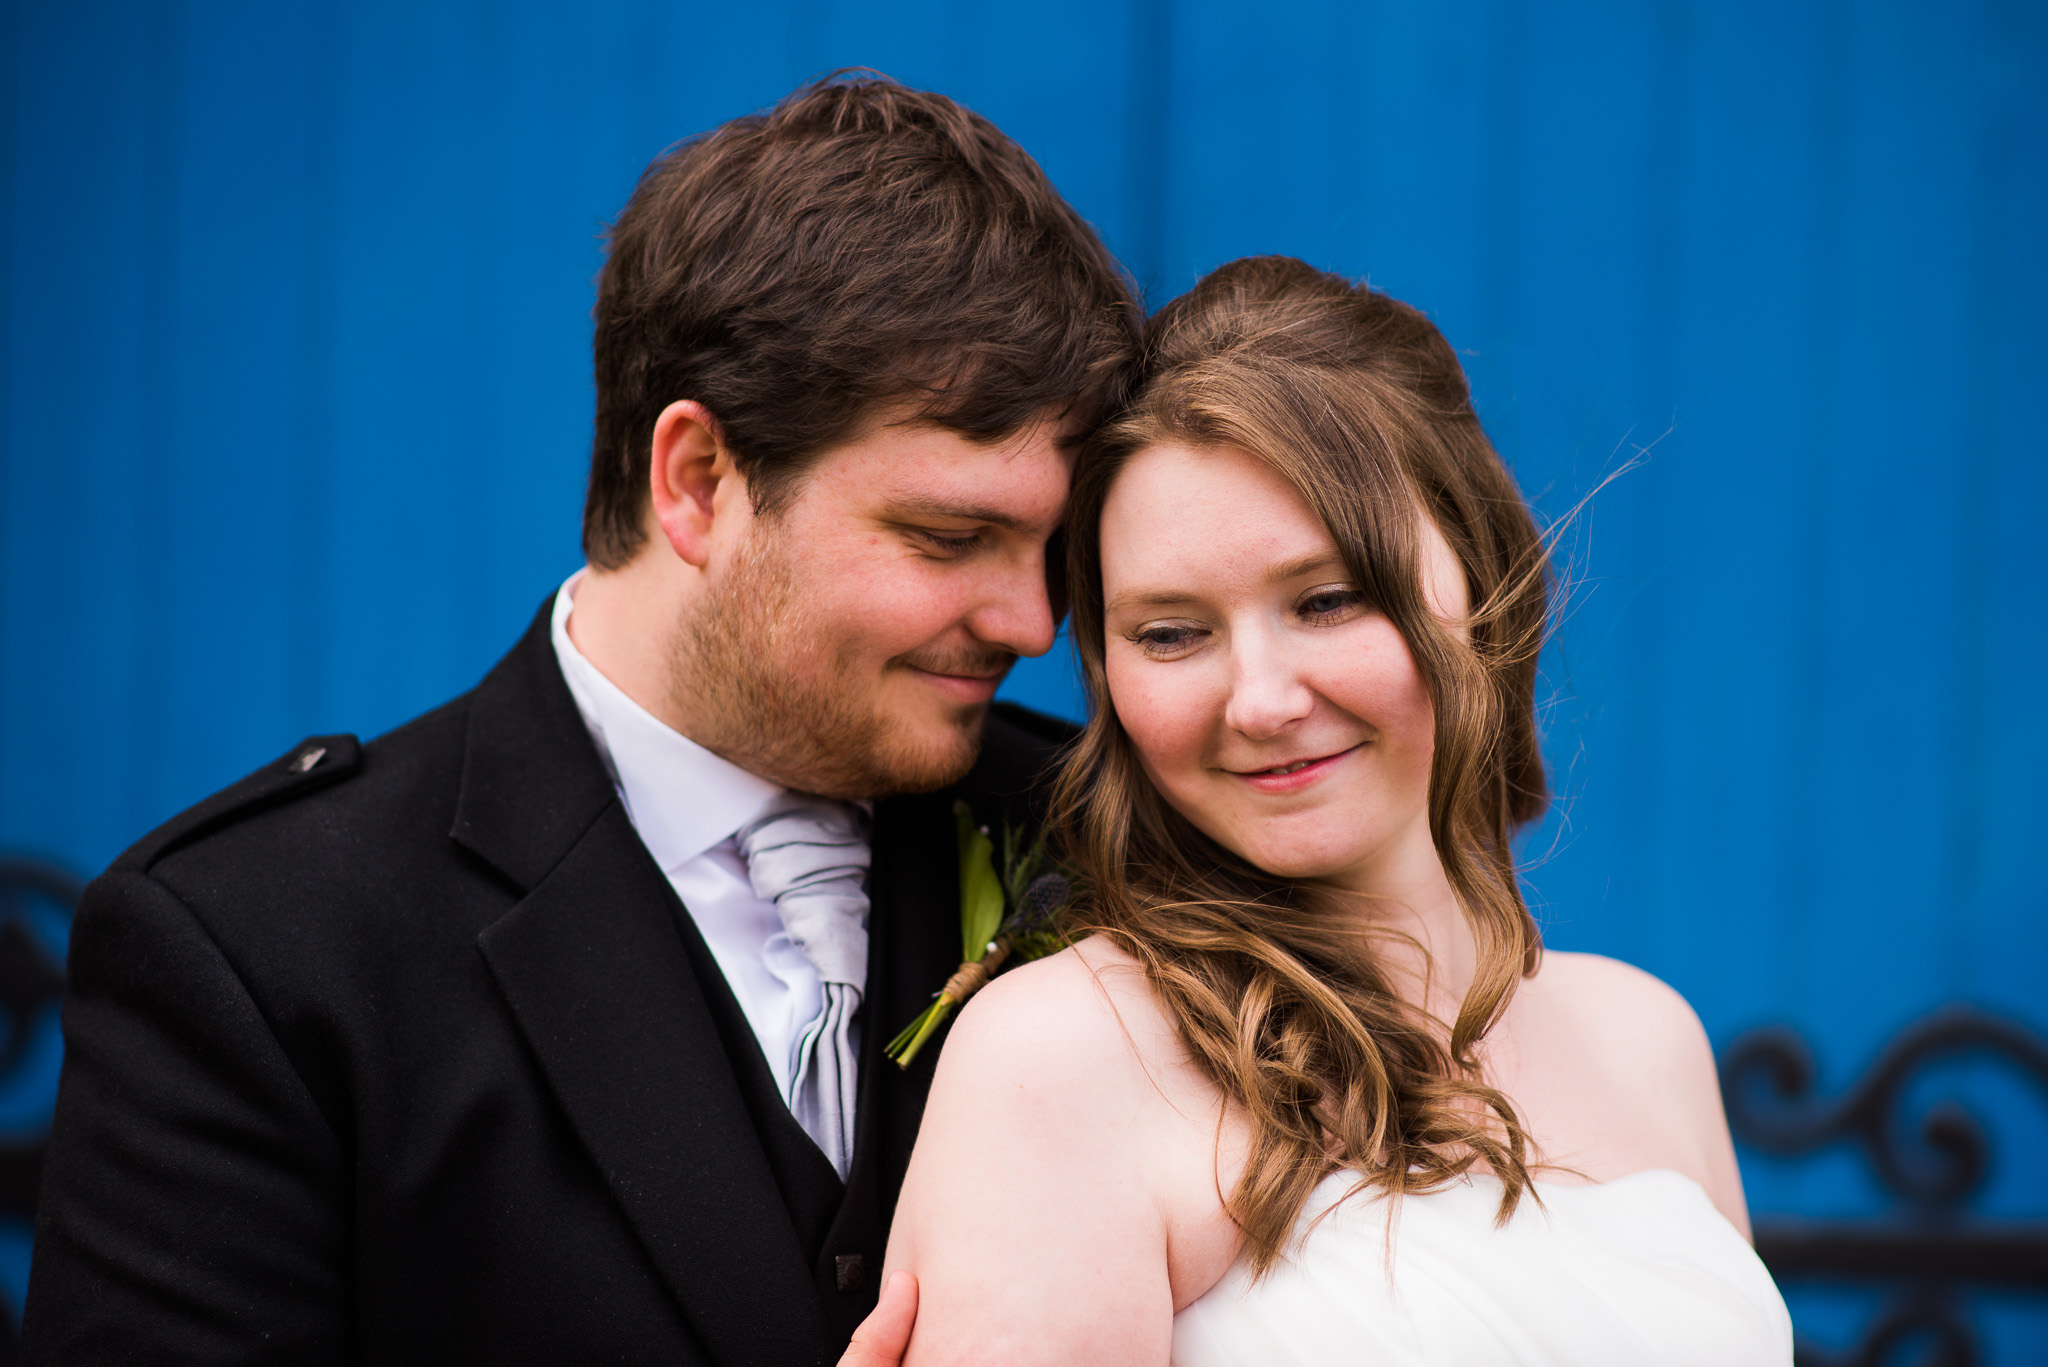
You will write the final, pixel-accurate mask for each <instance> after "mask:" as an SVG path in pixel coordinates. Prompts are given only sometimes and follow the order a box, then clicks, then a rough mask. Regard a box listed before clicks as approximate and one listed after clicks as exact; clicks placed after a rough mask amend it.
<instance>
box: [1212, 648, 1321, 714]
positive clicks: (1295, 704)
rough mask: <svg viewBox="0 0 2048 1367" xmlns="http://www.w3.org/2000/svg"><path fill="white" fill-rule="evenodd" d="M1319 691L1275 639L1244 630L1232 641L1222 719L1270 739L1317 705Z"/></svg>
mask: <svg viewBox="0 0 2048 1367" xmlns="http://www.w3.org/2000/svg"><path fill="white" fill-rule="evenodd" d="M1315 702H1316V700H1315V693H1314V691H1313V690H1312V689H1310V688H1309V686H1308V684H1307V683H1306V682H1305V681H1304V680H1303V678H1302V676H1301V671H1300V670H1299V669H1297V668H1296V667H1295V664H1294V661H1293V660H1292V659H1290V658H1289V657H1288V654H1287V651H1286V650H1285V648H1284V647H1283V646H1282V645H1281V644H1280V643H1279V642H1277V641H1274V640H1271V639H1270V638H1268V637H1265V636H1263V635H1262V634H1260V633H1256V632H1252V633H1240V634H1237V635H1236V636H1234V637H1233V639H1232V641H1231V653H1230V700H1229V701H1228V702H1227V703H1225V704H1224V707H1223V722H1224V724H1225V725H1226V726H1228V727H1230V729H1231V730H1233V731H1236V732H1237V733H1238V734H1240V735H1243V736H1247V737H1250V738H1251V739H1252V740H1271V739H1272V738H1273V737H1275V736H1278V735H1279V734H1280V733H1282V732H1283V731H1285V730H1286V729H1287V728H1288V727H1289V726H1292V725H1293V724H1294V723H1295V722H1298V721H1300V720H1301V719H1302V718H1303V717H1306V716H1307V715H1308V714H1309V713H1310V712H1311V711H1313V710H1314V708H1315Z"/></svg>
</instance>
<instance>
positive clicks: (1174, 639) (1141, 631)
mask: <svg viewBox="0 0 2048 1367" xmlns="http://www.w3.org/2000/svg"><path fill="white" fill-rule="evenodd" d="M1206 634H1207V633H1206V632H1204V631H1203V630H1202V629H1201V628H1200V627H1192V626H1156V627H1139V628H1138V629H1137V630H1136V631H1134V632H1132V633H1131V634H1130V637H1129V640H1130V642H1131V644H1132V645H1135V646H1136V647H1138V649H1140V650H1142V651H1144V652H1145V653H1146V654H1147V655H1154V656H1160V657H1165V656H1170V655H1179V654H1181V653H1183V652H1184V651H1186V650H1188V649H1189V648H1190V647H1192V646H1193V645H1195V644H1196V643H1197V642H1198V641H1200V640H1201V638H1202V637H1203V636H1204V635H1206Z"/></svg>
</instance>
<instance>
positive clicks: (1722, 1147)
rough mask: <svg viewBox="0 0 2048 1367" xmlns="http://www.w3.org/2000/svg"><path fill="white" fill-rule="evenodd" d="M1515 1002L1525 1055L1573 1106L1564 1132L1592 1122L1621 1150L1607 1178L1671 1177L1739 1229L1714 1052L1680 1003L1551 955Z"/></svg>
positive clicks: (1630, 970) (1622, 976) (1611, 971)
mask: <svg viewBox="0 0 2048 1367" xmlns="http://www.w3.org/2000/svg"><path fill="white" fill-rule="evenodd" d="M1516 996H1517V1004H1518V1006H1519V1008H1520V1010H1521V1011H1522V1012H1523V1013H1524V1014H1523V1017H1522V1019H1523V1022H1524V1026H1525V1034H1524V1035H1523V1039H1524V1041H1525V1043H1526V1045H1527V1046H1530V1047H1533V1048H1534V1049H1535V1050H1536V1051H1538V1052H1539V1053H1540V1054H1542V1055H1544V1056H1546V1057H1547V1058H1548V1059H1550V1060H1552V1061H1554V1067H1556V1068H1557V1069H1559V1070H1561V1078H1562V1081H1563V1083H1564V1085H1565V1086H1566V1087H1567V1088H1569V1091H1567V1092H1564V1093H1561V1094H1562V1095H1570V1096H1574V1097H1576V1098H1577V1100H1576V1102H1575V1104H1574V1105H1573V1107H1572V1110H1573V1111H1574V1112H1575V1113H1576V1114H1575V1115H1574V1116H1573V1117H1572V1118H1571V1119H1570V1120H1568V1121H1566V1122H1563V1123H1564V1124H1565V1125H1566V1126H1567V1127H1568V1128H1569V1129H1578V1128H1581V1127H1582V1126H1583V1125H1585V1124H1586V1123H1587V1122H1589V1121H1592V1120H1596V1119H1600V1123H1598V1124H1594V1125H1592V1126H1591V1128H1592V1130H1594V1131H1596V1132H1597V1133H1598V1134H1599V1135H1600V1136H1602V1137H1603V1138H1605V1139H1606V1140H1607V1141H1608V1142H1609V1143H1612V1144H1616V1145H1624V1147H1622V1148H1620V1149H1619V1150H1618V1151H1617V1152H1616V1153H1615V1155H1614V1161H1615V1162H1616V1163H1617V1165H1618V1172H1617V1173H1616V1174H1614V1175H1619V1171H1628V1170H1631V1169H1633V1168H1634V1167H1636V1166H1639V1165H1645V1164H1648V1165H1655V1166H1661V1167H1671V1168H1675V1169H1677V1170H1678V1171H1680V1172H1683V1173H1685V1174H1687V1175H1688V1176H1690V1177H1692V1178H1694V1179H1695V1180H1697V1181H1698V1182H1699V1183H1700V1185H1701V1186H1703V1187H1705V1188H1706V1189H1707V1191H1708V1194H1709V1195H1711V1196H1712V1197H1713V1198H1714V1200H1715V1203H1716V1204H1717V1205H1719V1206H1720V1207H1721V1209H1722V1210H1723V1212H1724V1213H1725V1214H1726V1215H1727V1216H1728V1218H1729V1219H1730V1221H1732V1222H1733V1223H1734V1224H1735V1225H1736V1226H1737V1227H1738V1228H1742V1229H1747V1227H1748V1224H1747V1219H1748V1217H1747V1214H1746V1211H1745V1210H1744V1207H1743V1201H1742V1184H1741V1178H1740V1176H1739V1175H1738V1174H1737V1172H1736V1169H1735V1155H1734V1150H1733V1147H1732V1146H1731V1144H1730V1142H1729V1139H1728V1124H1727V1120H1726V1118H1725V1116H1724V1115H1723V1113H1722V1110H1721V1087H1720V1078H1719V1076H1718V1070H1717V1069H1716V1066H1715V1062H1714V1050H1713V1045H1712V1044H1711V1043H1710V1042H1709V1040H1708V1038H1707V1032H1706V1029H1705V1027H1703V1026H1702V1025H1701V1024H1700V1019H1699V1016H1698V1015H1697V1014H1695V1013H1694V1011H1693V1009H1692V1006H1691V1004H1690V1003H1688V1002H1687V1001H1686V999H1685V998H1684V996H1683V995H1681V994H1680V993H1679V992H1678V991H1677V990H1676V989H1675V988H1673V987H1671V986H1670V985H1669V984H1668V983H1665V982H1664V981H1662V980H1661V979H1659V978H1658V977H1656V975H1654V974H1651V973H1647V972H1645V971H1643V970H1642V969H1640V968H1636V967H1634V966H1633V965H1631V964H1626V963H1623V962H1621V961H1620V960H1619V959H1610V958H1606V957H1604V956H1602V955H1598V954H1570V953H1559V952H1555V951H1551V952H1546V953H1545V955H1544V956H1543V964H1542V967H1541V968H1540V969H1539V970H1538V972H1537V973H1536V975H1535V977H1533V978H1531V979H1530V980H1529V981H1528V982H1526V983H1524V984H1523V985H1522V989H1521V991H1519V992H1518V993H1517V994H1516ZM1602 1117H1604V1119H1601V1118H1602ZM1596 1149H1597V1145H1596Z"/></svg>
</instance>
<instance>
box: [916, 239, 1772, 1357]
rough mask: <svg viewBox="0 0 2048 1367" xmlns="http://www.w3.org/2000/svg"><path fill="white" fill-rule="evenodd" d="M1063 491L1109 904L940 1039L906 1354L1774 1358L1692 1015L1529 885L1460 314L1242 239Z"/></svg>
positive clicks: (1494, 524)
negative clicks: (1069, 498)
mask: <svg viewBox="0 0 2048 1367" xmlns="http://www.w3.org/2000/svg"><path fill="white" fill-rule="evenodd" d="M1070 525H1071V528H1072V550H1071V562H1070V582H1071V585H1072V588H1073V592H1074V599H1075V601H1074V613H1073V632H1074V639H1075V641H1076V642H1077V644H1078V646H1079V649H1080V652H1081V657H1082V661H1083V665H1084V669H1085V672H1086V675H1087V679H1088V683H1089V687H1090V689H1091V690H1092V693H1093V697H1094V699H1095V708H1094V719H1093V721H1092V722H1091V723H1090V725H1089V727H1088V730H1087V733H1086V735H1085V737H1084V739H1083V740H1082V742H1081V743H1080V745H1079V746H1078V747H1077V751H1076V753H1075V754H1074V755H1073V757H1072V759H1071V762H1070V763H1069V765H1068V767H1067V769H1066V770H1065V772H1064V774H1063V777H1062V780H1061V787H1060V800H1059V803H1058V808H1059V810H1060V812H1061V813H1062V817H1061V821H1062V826H1063V829H1064V833H1065V836H1066V839H1067V843H1068V846H1069V850H1070V853H1071V855H1072V857H1073V858H1074V860H1075V862H1076V863H1077V864H1078V865H1079V867H1080V870H1081V872H1082V873H1083V875H1084V877H1085V884H1086V886H1087V887H1088V889H1089V893H1088V897H1087V899H1086V904H1085V905H1084V906H1083V907H1082V908H1081V910H1080V915H1081V917H1082V919H1083V921H1084V922H1085V928H1086V930H1087V931H1088V932H1090V933H1088V934H1086V936H1085V938H1078V939H1077V942H1076V943H1075V944H1074V946H1073V947H1072V948H1070V949H1068V950H1066V951H1064V952H1062V953H1060V954H1058V955H1056V956H1053V957H1051V958H1048V959H1045V960H1041V961H1040V962H1038V963H1035V964H1030V965H1027V966H1025V967H1023V968H1021V969H1018V970H1016V971H1014V972H1012V973H1010V974H1008V975H1007V976H1005V977H1003V978H1001V979H999V980H997V981H996V982H995V983H994V984H993V985H991V986H990V987H989V988H987V989H986V990H984V991H983V992H982V993H981V994H980V995H979V996H978V997H977V998H976V999H975V1000H974V1001H973V1002H971V1003H970V1004H969V1006H968V1007H967V1008H966V1009H965V1010H964V1012H963V1013H962V1015H961V1017H960V1019H959V1021H958V1022H957V1024H956V1025H955V1027H954V1030H953V1034H952V1036H951V1038H950V1040H949V1041H948V1042H947V1045H946V1048H945V1052H944V1055H943V1057H942V1059H941V1061H940V1064H939V1069H938V1074H937V1077H936V1079H935V1081H934V1084H933V1089H932V1093H931V1101H930V1106H929V1109H928V1111H927V1113H926V1118H925V1121H924V1128H923V1130H922V1133H921V1136H920V1138H919V1141H918V1147H917V1151H916V1154H915V1157H914V1158H913V1160H912V1163H911V1167H910V1172H909V1175H908V1178H907V1180H906V1182H905V1184H904V1188H903V1197H902V1203H901V1205H900V1207H899V1209H898V1213H897V1216H896V1222H895V1229H894V1235H893V1238H892V1242H891V1245H890V1253H889V1262H890V1266H891V1268H892V1269H895V1268H903V1269H907V1270H909V1271H911V1272H913V1273H915V1274H916V1276H917V1278H918V1282H919V1287H920V1302H919V1310H918V1315H919V1318H918V1324H917V1330H916V1335H915V1337H914V1339H913V1340H912V1343H911V1350H910V1354H909V1357H908V1359H907V1361H908V1362H909V1363H911V1364H913V1367H930V1365H931V1364H948V1363H970V1362H971V1363H982V1364H1023V1363H1059V1364H1080V1363H1104V1364H1111V1363H1114V1364H1119V1365H1122V1364H1142V1363H1167V1362H1169V1361H1170V1362H1172V1363H1176V1364H1180V1365H1181V1367H1207V1365H1208V1364H1224V1363H1245V1364H1250V1363H1260V1364H1268V1363H1302V1364H1325V1363H1332V1364H1333V1363H1339V1362H1347V1363H1348V1362H1359V1363H1387V1364H1410V1363H1418V1364H1419V1363H1431V1364H1436V1363H1506V1362H1518V1363H1519V1362H1541V1363H1559V1364H1565V1363H1569V1364H1573V1367H1586V1365H1587V1364H1598V1363H1616V1364H1621V1363H1627V1364H1631V1365H1632V1367H1633V1365H1636V1364H1645V1363H1673V1364H1676V1363H1700V1364H1709V1363H1730V1364H1733V1363H1742V1364H1750V1363H1789V1361H1790V1357H1791V1341H1790V1328H1789V1324H1788V1322H1787V1320H1786V1317H1785V1312H1784V1307H1783V1304H1782V1302H1781V1301H1780V1300H1779V1298H1778V1295H1777V1292H1776V1290H1775V1288H1774V1287H1773V1286H1772V1284H1771V1281H1770V1278H1769V1276H1768V1274H1767V1273H1766V1272H1765V1271H1764V1269H1763V1267H1762V1265H1761V1263H1759V1262H1758V1261H1757V1259H1756V1256H1755V1254H1754V1253H1753V1252H1752V1251H1751V1250H1750V1248H1749V1246H1748V1243H1747V1241H1746V1235H1747V1217H1746V1214H1745V1211H1744V1208H1743V1201H1742V1190H1741V1184H1740V1180H1739V1178H1738V1176H1737V1172H1736V1167H1735V1161H1734V1155H1733V1151H1732V1148H1731V1145H1730V1142H1729V1138H1728V1134H1727V1130H1726V1126H1725V1124H1724V1122H1723V1120H1722V1118H1721V1110H1720V1101H1719V1095H1718V1091H1717V1087H1716V1082H1715V1075H1714V1065H1713V1060H1712V1057H1711V1054H1710V1052H1709V1050H1708V1046H1707V1042H1706V1039H1705V1036H1704V1034H1703V1033H1702V1031H1701V1029H1700V1027H1699V1024H1698V1022H1697V1021H1696V1019H1695V1018H1694V1016H1693V1014H1692V1012H1691V1011H1690V1009H1689V1008H1688V1007H1687V1006H1686V1004H1685V1002H1684V1001H1683V1000H1682V999H1681V998H1680V997H1679V996H1678V995H1677V994H1676V993H1674V992H1672V991H1671V990H1670V989H1669V988H1667V987H1665V986H1664V985H1663V984H1661V983H1659V982H1657V981H1656V980H1655V979H1653V978H1651V977H1649V976H1648V975H1647V974H1644V973H1641V972H1639V971H1637V970H1635V969H1632V968H1629V967H1626V966H1625V965H1622V964H1619V963H1616V962H1613V961H1611V960H1607V959H1601V958H1597V957H1593V956H1590V955H1581V954H1560V953H1548V954H1546V953H1544V952H1543V951H1542V947H1541V943H1540V940H1539V938H1538V934H1537V931H1536V928H1535V925H1534V924H1533V922H1532V921H1531V920H1530V917H1529V915H1528V912H1527V910H1526V909H1525V908H1524V906H1523V903H1522V900H1521V895H1520V892H1519V890H1518V887H1517V884H1516V880H1515V874H1514V869H1513V865H1512V856H1511V853H1510V848H1509V839H1510V837H1511V835H1512V834H1513V833H1514V831H1515V830H1516V829H1517V828H1518V827H1520V826H1522V825H1524V824H1525V823H1527V822H1529V821H1530V820H1532V819H1534V818H1535V817H1536V816H1537V815H1538V814H1539V813H1540V812H1541V811H1542V809H1543V806H1544V803H1545V791H1546V790H1545V783H1544V776H1543V770H1542V762H1541V758H1540V755H1539V752H1538V748H1537V736H1536V729H1535V719H1534V697H1533V694H1534V686H1535V670H1536V654H1537V650H1538V647H1539V645H1540V643H1541V638H1542V633H1543V631H1544V626H1545V622H1546V618H1547V612H1546V607H1547V603H1546V596H1547V594H1548V592H1549V579H1548V574H1547V565H1546V560H1545V547H1544V545H1543V543H1542V541H1541V539H1540V538H1539V536H1538V534H1537V532H1536V530H1535V527H1534V525H1533V523H1532V521H1531V518H1530V516H1529V513H1528V510H1527V508H1526V506H1525V505H1524V503H1523V502H1522V499H1521V497H1520V495H1519V493H1518V492H1517V490H1516V488H1515V486H1514V483H1513V481H1512V480H1511V479H1510V477H1509V476H1508V474H1507V472H1506V470H1505V469H1504V468H1503V466H1502V464H1501V462H1500V459H1499V457H1498V456H1497V455H1496V454H1495V453H1494V451H1493V450H1492V448H1491V446H1490V445H1489V444H1488V443H1487V441H1486V438H1485V436H1484V435H1483V434H1482V432H1481V431H1480V428H1479V424H1478V420H1477V418H1476V417H1475V416H1474V414H1473V410H1472V407H1471V404H1470V401H1469V398H1468V395H1467V391H1466V387H1465V382H1464V377H1463V375H1462V374H1461V372H1460V370H1459V367H1458V364H1457V359H1456V357H1455V355H1454V354H1453V352H1452V351H1451V349H1450V348H1449V346H1448V345H1447V344H1446V343H1445V342H1444V340H1443V338H1442V336H1441V335H1440V334H1439V333H1438V332H1437V331H1436V329H1435V328H1434V327H1433V326H1432V325H1431V324H1430V323H1429V322H1428V320H1427V319H1425V318H1424V317H1423V316H1422V315H1421V314H1420V313H1418V312H1416V311H1415V310H1413V309H1410V308H1408V307H1406V306H1405V305H1402V304H1400V303H1397V302H1395V301H1394V300H1392V299H1389V298H1387V297H1386V296H1384V295H1380V294H1375V293H1373V292H1371V291H1369V290H1366V289H1364V288H1357V287H1353V286H1351V285H1349V284H1347V283H1346V282H1344V281H1343V280H1341V279H1339V278H1337V277H1334V276H1330V275H1326V274H1323V273H1321V272H1318V271H1315V270H1312V269H1311V268H1309V267H1307V266H1305V265H1303V264H1302V263H1300V262H1297V261H1293V260H1289V259H1284V258H1271V257H1269V258H1255V259H1250V260H1245V261H1239V262H1236V263H1233V264H1232V265H1229V266H1225V267H1223V268H1222V269H1220V270H1218V271H1217V272H1215V273H1214V274H1212V275H1210V276H1209V277H1208V278H1207V279H1205V280H1204V281H1203V282H1202V283H1201V284H1200V285H1198V286H1197V287H1196V288H1195V289H1194V290H1193V291H1192V292H1191V293H1189V294H1188V295H1186V296H1184V297H1183V298H1181V299H1179V300H1176V301H1175V302H1174V303H1172V304H1170V305H1169V306H1167V308H1166V309H1165V310H1163V311H1162V312H1161V314H1160V315H1159V317H1158V318H1157V319H1155V320H1154V322H1153V324H1152V328H1151V331H1150V334H1149V338H1148V370H1147V376H1146V380H1145V382H1144V385H1143V387H1142V389H1141V391H1140V392H1139V394H1138V395H1137V397H1136V399H1135V402H1134V404H1133V406H1132V407H1131V408H1130V410H1129V411H1128V412H1127V413H1126V414H1125V415H1123V416H1122V418H1121V419H1120V420H1119V421H1117V422H1115V423H1114V424H1113V425H1111V426H1110V427H1109V428H1108V429H1107V431H1106V432H1105V434H1104V435H1103V437H1102V438H1101V440H1100V441H1099V442H1097V443H1096V445H1095V448H1094V449H1093V451H1092V452H1091V454H1090V456H1089V457H1088V458H1087V460H1086V461H1084V463H1083V467H1082V469H1081V470H1080V471H1079V472H1078V474H1077V477H1076V483H1075V489H1074V494H1073V503H1072V511H1071V523H1070Z"/></svg>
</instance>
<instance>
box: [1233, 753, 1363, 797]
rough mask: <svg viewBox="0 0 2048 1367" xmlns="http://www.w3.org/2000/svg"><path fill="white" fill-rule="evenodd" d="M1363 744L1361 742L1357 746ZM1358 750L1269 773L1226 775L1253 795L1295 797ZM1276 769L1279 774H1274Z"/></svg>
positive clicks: (1260, 770) (1304, 761)
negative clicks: (1253, 793) (1238, 780)
mask: <svg viewBox="0 0 2048 1367" xmlns="http://www.w3.org/2000/svg"><path fill="white" fill-rule="evenodd" d="M1364 743H1365V742H1364V741H1360V742H1359V745H1363V744H1364ZM1357 750H1358V745H1354V746H1352V747H1351V748H1350V749H1349V750H1339V751H1338V752H1337V753H1336V754H1334V755H1324V756H1322V757H1321V758H1318V759H1311V760H1294V761H1291V762H1290V763H1287V764H1280V765H1275V766H1273V768H1272V769H1256V770H1253V771H1252V772H1250V773H1243V772H1240V771H1237V770H1231V771H1229V772H1230V774H1231V776H1232V777H1233V778H1237V779H1241V780H1242V781H1243V782H1244V783H1245V784H1246V785H1247V786H1249V787H1250V788H1251V790H1252V791H1253V792H1256V793H1273V794H1284V793H1298V792H1300V791H1301V790H1302V789H1304V788H1306V787H1308V786H1309V785H1310V784H1313V783H1318V782H1320V781H1321V780H1322V779H1323V778H1324V777H1326V776H1327V775H1328V774H1329V773H1330V771H1331V770H1333V769H1335V768H1336V767H1337V765H1338V764H1340V763H1341V762H1342V761H1343V760H1344V758H1345V757H1346V756H1348V755H1352V754H1355V753H1356V752H1357ZM1275 769H1278V770H1280V772H1278V773H1275V772H1274V770H1275Z"/></svg>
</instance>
